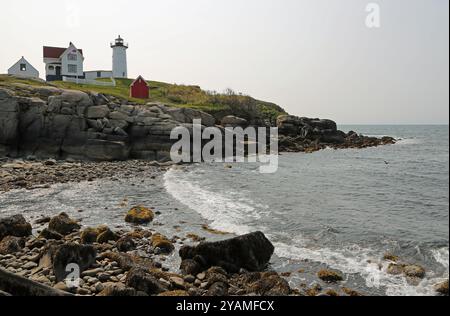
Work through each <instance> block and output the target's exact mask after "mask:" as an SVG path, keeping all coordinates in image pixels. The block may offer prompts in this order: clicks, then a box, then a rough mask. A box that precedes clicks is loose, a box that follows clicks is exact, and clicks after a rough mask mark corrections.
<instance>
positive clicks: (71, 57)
mask: <svg viewBox="0 0 450 316" xmlns="http://www.w3.org/2000/svg"><path fill="white" fill-rule="evenodd" d="M44 63H45V79H46V81H56V80H58V81H61V80H63V77H68V78H79V79H84V71H83V63H84V56H83V51H82V50H81V49H78V48H76V47H75V45H74V44H73V43H70V44H69V47H67V48H62V47H49V46H44Z"/></svg>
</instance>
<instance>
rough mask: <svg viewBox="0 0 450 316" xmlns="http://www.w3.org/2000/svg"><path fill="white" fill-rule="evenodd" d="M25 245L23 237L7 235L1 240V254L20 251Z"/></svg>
mask: <svg viewBox="0 0 450 316" xmlns="http://www.w3.org/2000/svg"><path fill="white" fill-rule="evenodd" d="M24 247H25V240H24V238H22V237H14V236H7V237H5V238H3V239H2V240H1V241H0V254H2V255H8V254H13V253H16V252H19V251H21V250H22V248H24Z"/></svg>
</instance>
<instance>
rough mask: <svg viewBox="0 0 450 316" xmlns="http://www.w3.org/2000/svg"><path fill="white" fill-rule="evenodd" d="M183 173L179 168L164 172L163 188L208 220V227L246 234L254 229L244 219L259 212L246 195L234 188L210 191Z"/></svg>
mask: <svg viewBox="0 0 450 316" xmlns="http://www.w3.org/2000/svg"><path fill="white" fill-rule="evenodd" d="M183 176H184V174H183V172H182V171H180V170H176V169H171V170H169V171H168V172H166V173H165V175H164V186H165V189H166V191H167V192H168V193H169V194H171V195H172V196H173V197H174V198H175V199H177V200H178V201H179V202H180V203H182V204H184V205H186V206H187V207H189V208H191V209H193V210H194V211H196V212H198V213H199V214H200V215H201V216H202V217H204V218H205V219H207V220H210V221H211V225H210V226H211V227H212V228H214V229H218V230H221V231H226V232H230V233H236V234H247V233H249V232H251V231H252V230H254V227H250V226H248V225H246V224H245V223H246V222H249V221H254V220H255V219H258V218H259V214H258V212H257V210H256V208H255V206H253V205H251V203H249V202H248V198H246V199H244V197H239V195H238V193H237V192H227V194H226V195H222V194H218V193H216V192H212V191H210V190H207V189H205V188H202V187H201V186H200V185H199V184H196V183H195V182H191V181H189V180H187V179H185V178H184V177H183Z"/></svg>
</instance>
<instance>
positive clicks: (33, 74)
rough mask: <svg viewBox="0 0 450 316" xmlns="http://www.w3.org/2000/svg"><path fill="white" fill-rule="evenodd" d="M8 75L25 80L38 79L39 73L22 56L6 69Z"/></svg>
mask: <svg viewBox="0 0 450 316" xmlns="http://www.w3.org/2000/svg"><path fill="white" fill-rule="evenodd" d="M8 75H14V76H19V77H26V78H39V71H37V69H36V68H34V67H33V65H31V64H30V63H29V62H28V61H27V60H26V59H25V58H24V57H23V56H22V58H21V59H20V60H19V61H18V62H17V63H15V64H14V65H13V66H12V67H11V68H9V69H8Z"/></svg>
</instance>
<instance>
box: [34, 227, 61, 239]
mask: <svg viewBox="0 0 450 316" xmlns="http://www.w3.org/2000/svg"><path fill="white" fill-rule="evenodd" d="M39 237H40V238H45V239H48V240H61V239H63V238H64V236H63V235H61V234H60V233H57V232H55V231H53V230H50V229H48V228H45V229H43V230H42V231H41V233H40V234H39Z"/></svg>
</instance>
